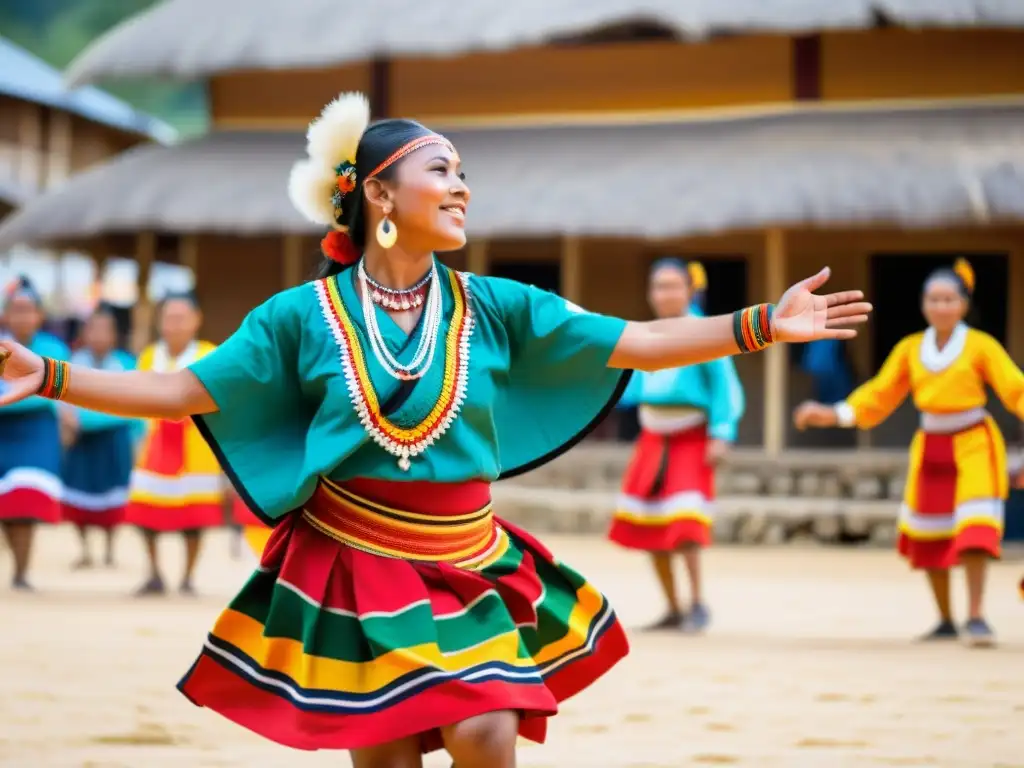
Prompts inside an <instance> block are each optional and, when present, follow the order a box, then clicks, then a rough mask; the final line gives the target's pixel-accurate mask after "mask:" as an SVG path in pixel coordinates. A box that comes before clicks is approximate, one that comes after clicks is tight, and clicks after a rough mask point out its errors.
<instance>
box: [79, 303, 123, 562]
mask: <svg viewBox="0 0 1024 768" xmlns="http://www.w3.org/2000/svg"><path fill="white" fill-rule="evenodd" d="M82 341H83V347H82V349H79V350H77V351H76V352H75V353H74V354H73V355H72V356H71V362H72V363H74V364H76V365H83V366H87V367H89V368H98V369H100V370H104V371H130V370H132V369H133V368H135V360H134V359H133V358H132V356H131V355H129V354H128V353H127V352H123V351H121V350H119V349H117V348H116V347H117V323H116V321H115V318H114V314H113V311H112V310H111V309H110V308H109V307H106V306H102V305H101V306H100V307H99V308H98V309H97V310H96V311H95V312H93V314H92V315H91V316H90V317H89V319H88V320H87V321H86V323H85V327H84V328H83V330H82ZM60 418H61V428H62V433H63V434H64V435H65V437H66V439H65V444H66V445H67V450H66V452H65V454H64V469H63V477H64V498H63V517H64V520H65V521H66V522H69V523H72V524H73V525H74V526H75V527H76V528H77V529H78V535H79V538H80V539H81V542H82V555H81V558H80V559H79V560H78V561H77V562H76V563H75V564H74V566H73V567H74V568H75V569H80V568H91V567H92V564H93V559H92V554H91V552H90V551H89V541H88V532H89V530H90V529H97V530H100V531H102V532H103V533H104V537H105V539H106V552H105V557H104V561H105V563H106V565H107V566H108V567H109V566H113V565H114V533H115V531H116V530H117V529H118V527H120V525H121V523H123V522H124V515H125V506H126V505H127V504H128V482H129V479H130V478H131V473H132V464H133V463H134V443H135V440H136V438H137V437H138V432H139V427H140V426H141V422H139V421H138V420H136V419H125V418H121V417H119V416H110V415H107V414H105V413H98V412H96V411H89V410H85V409H82V408H74V407H72V406H68V405H62V407H61V409H60Z"/></svg>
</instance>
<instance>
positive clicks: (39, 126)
mask: <svg viewBox="0 0 1024 768" xmlns="http://www.w3.org/2000/svg"><path fill="white" fill-rule="evenodd" d="M43 138H44V137H43V108H42V107H40V106H39V105H37V104H28V103H24V104H22V105H21V110H20V113H19V115H18V145H19V146H20V150H19V152H18V170H17V174H16V177H15V178H16V181H17V182H18V183H19V184H21V186H23V187H25V188H26V189H28V190H30V191H32V192H38V191H39V190H41V189H42V188H43V183H44V181H45V179H44V174H45V166H44V164H43Z"/></svg>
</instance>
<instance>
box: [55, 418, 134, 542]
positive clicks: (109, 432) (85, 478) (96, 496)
mask: <svg viewBox="0 0 1024 768" xmlns="http://www.w3.org/2000/svg"><path fill="white" fill-rule="evenodd" d="M132 463H133V456H132V436H131V427H115V428H114V429H103V430H99V431H96V432H85V433H82V434H80V435H79V436H78V439H77V440H76V441H75V444H74V445H73V446H71V448H69V449H68V451H67V453H66V454H65V455H64V472H63V475H64V500H63V505H62V507H63V518H64V520H66V521H67V522H70V523H74V524H75V525H94V526H97V527H100V528H113V527H114V526H116V525H118V524H120V523H122V522H124V514H125V505H126V504H127V503H128V480H129V478H130V477H131V474H132Z"/></svg>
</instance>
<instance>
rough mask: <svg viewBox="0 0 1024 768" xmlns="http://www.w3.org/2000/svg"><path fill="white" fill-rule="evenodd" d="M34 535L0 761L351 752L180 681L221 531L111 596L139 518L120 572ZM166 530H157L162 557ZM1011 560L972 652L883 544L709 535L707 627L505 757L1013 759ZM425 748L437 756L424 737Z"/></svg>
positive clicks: (865, 761) (579, 556) (9, 604)
mask: <svg viewBox="0 0 1024 768" xmlns="http://www.w3.org/2000/svg"><path fill="white" fill-rule="evenodd" d="M42 533H43V536H42V538H41V540H40V542H39V543H40V546H39V548H38V554H37V559H36V568H35V581H36V584H37V586H38V587H40V588H41V590H42V591H41V593H40V594H39V595H38V596H32V597H27V596H21V595H14V594H11V593H9V592H6V591H3V590H0V627H2V633H0V766H11V767H12V768H13V767H14V766H17V768H30V767H31V768H142V767H143V766H144V767H145V768H163V767H164V766H167V767H168V768H169V767H170V766H174V767H175V768H182V767H184V766H187V767H189V768H191V767H193V766H224V767H227V766H245V767H246V768H264V767H268V768H270V767H274V766H288V767H289V768H305V767H307V766H308V767H310V768H311V767H312V766H346V765H348V760H347V758H346V757H345V756H344V755H341V754H338V753H330V752H321V753H309V754H307V753H297V752H291V751H288V750H285V749H283V748H279V747H277V746H275V745H273V744H269V743H265V742H263V741H261V740H260V739H258V738H257V737H255V736H252V735H251V734H249V733H247V732H245V731H243V730H242V729H240V728H238V727H236V726H234V725H232V724H231V723H229V722H227V721H225V720H222V719H221V718H219V717H218V716H217V715H215V714H213V713H211V712H208V711H205V710H201V709H198V708H195V707H193V706H191V705H190V704H189V703H188V702H187V701H186V700H185V699H184V698H182V697H181V696H180V695H179V694H178V693H177V692H176V691H175V689H174V684H175V683H176V682H177V680H178V677H179V675H180V674H181V673H183V672H184V671H185V670H186V669H187V667H188V666H189V664H190V663H191V661H192V659H193V656H194V654H195V653H196V651H197V650H198V647H199V644H200V642H201V640H202V638H203V636H204V634H205V632H206V629H207V627H208V625H209V624H210V622H211V621H212V620H213V619H214V617H215V616H216V614H217V612H218V611H219V609H220V608H221V606H222V605H223V604H224V602H225V601H226V600H227V599H228V598H229V597H230V595H231V594H232V592H233V590H234V589H235V588H236V587H237V586H238V585H239V584H240V583H241V582H242V581H243V580H244V578H245V577H246V574H247V570H248V567H249V561H248V560H232V559H231V558H230V556H229V541H228V537H227V535H226V534H223V533H219V534H216V535H215V537H214V538H212V539H211V541H210V543H209V547H208V549H207V551H206V553H205V554H206V557H205V559H204V561H203V563H202V566H201V573H200V575H199V587H200V588H201V590H202V597H200V598H197V599H191V600H189V599H183V598H177V597H175V598H170V599H165V600H158V599H148V600H136V599H131V598H128V597H127V596H126V595H127V593H128V592H129V591H130V589H131V588H132V587H134V586H135V585H136V583H137V582H138V581H139V578H140V574H141V544H140V542H139V541H138V540H137V539H136V536H135V534H134V533H132V532H126V533H125V534H124V535H123V537H122V539H121V541H120V548H119V554H120V558H121V566H120V568H119V569H117V570H113V571H108V570H102V569H101V570H96V571H92V572H87V573H72V572H70V571H69V569H68V563H69V562H70V561H71V560H72V559H73V557H74V556H75V554H76V548H75V547H76V544H75V539H74V536H73V533H72V531H70V530H68V529H67V528H59V529H50V530H46V531H43V532H42ZM547 541H548V543H549V544H551V545H552V548H553V549H554V550H555V552H556V553H558V554H559V555H560V556H561V557H562V558H563V559H566V560H568V561H569V562H572V563H574V564H575V565H576V566H577V567H579V568H580V569H581V570H583V571H584V572H586V573H588V574H589V575H590V576H591V578H593V579H594V580H595V581H596V582H597V583H598V584H599V585H600V586H601V587H602V588H604V589H605V591H606V592H607V593H608V594H609V596H610V597H611V598H612V599H613V601H614V602H615V604H616V605H617V606H618V609H619V613H620V615H621V617H622V619H623V621H624V622H625V623H626V625H627V626H636V625H641V624H643V623H645V622H646V621H648V620H650V619H651V618H652V617H654V615H655V614H656V613H657V611H658V608H659V605H658V599H657V597H656V595H655V594H654V592H653V589H652V583H651V579H650V577H649V575H648V573H647V571H646V570H645V567H644V566H645V563H644V562H643V560H642V559H641V558H639V557H634V556H631V555H629V554H628V553H624V552H621V551H618V550H615V549H613V548H612V547H610V546H607V545H605V544H604V543H603V542H601V541H598V540H595V539H579V538H568V537H557V536H552V537H549V538H548V539H547ZM176 543H177V542H174V541H173V540H168V541H166V542H165V553H166V560H167V566H168V571H169V572H170V573H175V574H176V573H177V572H178V570H177V569H178V567H179V563H180V558H179V557H178V554H179V552H178V547H177V546H175V545H176ZM7 558H8V556H7V555H0V560H3V562H2V563H0V568H2V574H3V580H4V581H5V582H6V579H7V578H8V576H7V568H8V567H9V562H7ZM172 569H173V570H172ZM1022 570H1024V563H1021V562H1019V561H1018V562H1016V563H1014V562H1009V563H1001V564H999V565H998V566H997V567H996V568H995V569H994V572H993V574H992V578H991V582H990V594H989V615H990V619H991V620H992V623H993V624H994V626H995V627H996V628H997V630H998V631H999V633H1000V639H1001V641H1002V644H1001V646H1000V648H999V649H997V650H993V651H976V650H969V649H966V648H964V647H961V646H959V645H957V644H952V645H944V646H941V647H935V646H929V647H920V646H915V645H913V644H911V643H910V642H909V641H908V638H910V637H912V636H913V635H915V634H917V633H918V632H919V631H921V630H923V629H925V628H926V627H928V626H929V625H930V623H931V622H932V620H933V618H934V617H933V614H932V609H931V606H930V605H929V602H928V599H927V595H926V592H925V587H924V584H923V581H922V580H921V579H920V578H919V577H915V576H914V575H912V574H910V573H908V572H907V571H906V570H905V568H904V567H903V565H902V564H901V563H900V562H899V561H898V560H897V558H896V557H895V556H894V555H892V554H889V553H886V552H876V551H857V550H836V549H818V548H787V549H775V550H768V549H716V550H713V551H712V552H711V553H710V554H709V556H708V573H709V580H710V587H709V594H710V599H711V604H712V606H713V608H714V611H715V619H716V622H715V625H714V628H713V631H712V632H711V633H710V634H708V635H707V636H705V637H702V638H687V637H682V636H675V635H671V636H653V635H644V634H639V633H634V636H633V646H634V647H633V653H632V654H631V655H630V657H629V658H628V659H627V660H626V661H625V662H624V663H622V664H621V665H620V666H619V667H618V668H617V669H616V670H614V671H613V672H612V674H610V675H609V676H607V677H606V678H605V679H604V680H602V681H601V682H600V683H599V684H598V685H596V686H594V687H593V688H591V689H590V690H588V691H586V692H585V693H583V694H581V695H580V696H578V697H577V698H576V699H574V700H572V701H570V702H569V703H567V704H566V705H565V707H564V708H563V711H562V713H561V715H560V716H559V717H557V718H556V719H555V720H554V721H553V722H552V724H551V735H550V740H549V743H548V744H547V745H545V746H537V745H524V747H523V749H522V751H521V757H520V764H521V765H524V766H534V767H535V768H540V767H541V766H551V767H554V766H558V767H559V768H565V767H567V766H568V767H572V766H580V767H583V766H588V767H589V766H597V767H603V766H607V767H608V768H612V767H618V766H622V767H623V768H625V767H627V766H629V767H630V768H641V766H647V767H648V768H653V767H655V766H664V767H669V766H672V767H675V766H688V765H694V766H700V765H704V766H708V765H746V766H765V767H767V766H787V768H789V767H792V766H796V767H799V766H815V767H820V768H840V767H841V766H963V767H964V768H968V767H969V768H981V767H982V766H999V767H1000V768H1010V766H1024V736H1022V732H1024V730H1022V726H1024V604H1021V603H1020V602H1019V601H1018V598H1017V595H1016V581H1017V579H1018V577H1019V576H1020V573H1021V571H1022ZM957 587H958V591H961V592H962V589H960V583H959V582H958V583H957ZM958 597H962V595H958ZM959 604H960V605H961V606H962V600H961V601H959ZM426 765H428V766H431V767H433V766H445V767H446V768H447V766H448V762H447V761H446V760H444V759H443V757H442V756H440V755H435V756H431V757H430V758H428V760H427V762H426Z"/></svg>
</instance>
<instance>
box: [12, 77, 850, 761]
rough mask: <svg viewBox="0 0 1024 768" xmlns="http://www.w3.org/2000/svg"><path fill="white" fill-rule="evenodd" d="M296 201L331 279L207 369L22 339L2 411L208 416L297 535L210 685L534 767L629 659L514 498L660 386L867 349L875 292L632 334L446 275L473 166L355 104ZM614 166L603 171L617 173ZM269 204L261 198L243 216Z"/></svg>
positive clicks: (221, 647) (350, 729) (267, 573)
mask: <svg viewBox="0 0 1024 768" xmlns="http://www.w3.org/2000/svg"><path fill="white" fill-rule="evenodd" d="M307 154H308V157H307V158H304V159H303V160H301V161H300V162H299V163H298V164H297V165H296V167H295V170H294V171H293V173H292V177H291V181H290V192H291V197H292V200H293V202H294V203H295V204H296V206H297V207H298V208H299V210H300V211H302V212H303V213H304V214H305V215H307V216H308V217H309V218H311V219H312V220H314V221H318V222H321V223H323V224H324V225H325V226H326V227H330V229H331V232H330V234H329V235H328V236H327V237H325V238H324V241H323V246H322V247H323V249H324V252H325V254H326V256H327V261H326V263H325V265H324V266H325V269H324V271H323V277H322V278H320V279H318V280H316V281H314V282H311V283H307V284H305V285H300V286H297V287H295V288H292V289H290V290H287V291H284V292H282V293H280V294H278V295H276V296H274V297H272V298H271V299H270V300H268V301H267V302H266V303H264V304H263V305H262V306H260V307H258V308H257V309H255V310H254V311H253V312H252V313H251V314H250V315H249V317H248V318H247V319H246V320H245V322H244V323H243V325H242V327H241V328H240V329H239V330H238V331H237V332H236V333H235V334H234V335H233V336H232V337H231V338H230V339H228V341H226V342H225V343H224V344H223V345H222V346H220V347H219V348H218V349H217V350H216V351H215V352H212V353H211V354H209V355H207V356H206V357H204V358H203V359H201V360H198V361H196V362H195V363H193V365H192V366H191V367H190V368H189V369H188V370H187V371H178V372H173V373H172V372H167V373H155V372H152V371H135V372H130V373H121V374H115V373H106V372H102V371H93V370H89V369H80V368H78V367H69V366H67V365H57V364H55V363H52V362H50V361H47V360H44V359H43V358H41V357H39V356H38V355H35V354H33V353H31V352H29V351H28V350H27V349H25V348H24V347H21V346H20V345H18V344H15V343H12V342H9V341H8V342H0V350H5V351H6V352H7V353H8V354H9V355H10V359H9V360H8V361H7V370H6V372H5V373H4V377H5V378H6V379H7V380H8V382H9V383H10V385H11V390H10V392H9V393H8V394H6V395H3V396H2V397H0V405H2V404H4V403H6V402H11V401H12V400H15V399H17V398H19V397H24V396H26V395H28V394H30V393H31V392H35V391H37V390H41V391H42V392H43V393H44V394H46V395H47V396H50V397H58V398H63V399H65V400H67V401H69V402H72V403H76V404H88V405H89V406H90V407H100V408H103V409H106V410H113V411H119V412H122V413H124V412H127V413H128V414H137V415H144V416H158V417H160V418H184V417H186V416H188V415H190V414H195V415H196V423H197V424H198V425H199V426H200V429H201V430H202V432H203V434H204V436H205V437H206V438H207V439H208V440H209V441H210V444H211V445H212V446H213V447H214V448H215V450H216V451H217V455H218V458H219V459H220V460H221V462H222V465H223V466H224V468H225V471H226V472H227V473H228V475H229V477H230V478H231V480H232V483H233V485H234V486H235V489H236V490H237V491H238V493H239V495H240V496H241V497H242V499H243V500H244V501H245V503H246V505H247V506H248V507H249V508H250V509H251V510H252V511H253V512H254V513H256V515H257V516H259V517H260V519H262V520H264V521H265V522H268V523H272V524H274V526H275V527H274V533H273V535H272V537H271V539H270V542H269V543H268V544H267V547H266V550H265V551H264V553H263V558H262V562H261V564H260V567H259V569H258V570H257V571H256V572H255V573H254V574H253V575H252V578H251V579H250V581H249V582H248V584H246V586H245V587H243V588H242V591H241V592H240V593H239V594H238V596H237V597H236V598H235V599H234V600H233V601H232V602H231V604H230V605H229V606H228V608H227V609H226V610H225V611H224V613H223V614H221V616H220V618H219V619H218V620H217V622H216V624H215V625H214V627H213V629H212V631H211V632H210V634H209V636H208V637H207V639H206V642H205V644H204V645H203V648H202V650H201V652H200V654H199V657H198V658H197V660H196V663H195V664H194V665H193V667H192V668H191V669H190V670H189V671H188V673H187V674H186V676H185V678H184V679H183V680H182V681H181V683H180V688H181V690H182V692H183V693H184V694H185V695H186V696H187V697H188V698H189V699H190V700H191V701H193V702H194V703H196V704H197V705H199V706H203V707H208V708H210V709H212V710H214V711H216V712H218V713H220V714H221V715H223V716H224V717H226V718H228V719H230V720H232V721H233V722H235V723H238V724H239V725H241V726H243V727H245V728H248V729H250V730H252V731H254V732H256V733H259V734H261V735H262V736H264V737H266V738H268V739H272V740H274V741H276V742H278V743H280V744H285V745H288V746H290V747H294V748H298V749H344V750H350V751H351V754H352V762H353V765H354V766H355V768H420V766H422V753H423V752H424V751H428V750H432V749H438V748H441V747H443V748H444V749H446V750H447V751H448V753H449V754H450V755H451V756H452V758H453V759H454V760H455V763H456V765H457V766H458V768H512V766H514V765H515V764H516V740H517V738H518V737H519V736H520V735H521V736H523V737H525V738H528V739H532V740H534V741H543V740H544V738H545V734H546V731H547V726H548V721H549V719H550V718H551V717H552V716H553V715H555V714H556V713H557V711H558V707H559V703H560V702H562V701H564V700H565V699H567V698H569V697H570V696H573V695H574V694H576V693H579V692H580V691H582V690H583V689H584V688H587V687H588V686H589V685H590V684H591V683H593V682H594V681H595V680H596V679H597V678H599V677H601V676H602V675H604V674H605V673H606V672H607V671H608V670H609V669H610V668H611V667H612V666H613V665H614V664H615V663H616V662H618V661H619V660H620V659H621V658H622V657H623V656H624V655H625V654H626V652H627V648H628V646H627V641H626V634H625V632H624V631H623V628H622V626H621V625H620V624H619V622H618V620H617V619H616V617H615V613H614V611H613V610H612V608H611V605H610V604H609V602H608V600H607V599H606V598H605V597H604V596H603V595H602V594H601V592H600V591H599V590H598V589H597V588H596V587H594V585H592V584H591V583H590V582H588V581H587V580H586V579H585V578H583V577H582V576H581V575H580V574H579V573H578V572H577V571H575V570H574V569H573V568H572V567H570V566H569V565H567V564H566V563H564V562H562V561H561V560H559V559H558V558H557V557H556V556H555V555H554V554H553V553H552V552H551V551H549V550H548V549H547V548H546V547H545V546H544V545H543V544H542V543H540V542H539V541H537V539H535V538H534V537H533V536H531V535H530V534H528V533H527V532H525V531H523V530H521V529H519V528H518V527H517V526H515V525H512V524H510V523H508V522H507V521H504V520H502V519H501V518H500V517H498V516H497V515H496V514H495V509H494V507H493V506H492V503H491V492H490V486H491V483H492V482H493V481H495V480H497V479H498V478H499V477H509V476H512V475H515V474H518V473H521V472H526V471H528V470H530V469H532V468H533V467H536V466H539V465H541V464H543V463H545V462H546V461H548V460H550V459H552V458H554V457H555V456H557V455H559V454H560V453H561V452H563V451H564V450H566V449H567V448H568V447H569V446H571V445H572V444H574V443H575V442H576V441H577V440H578V439H579V438H581V437H582V436H583V435H585V434H586V433H587V432H588V431H589V430H590V429H591V428H592V427H593V426H594V425H595V424H597V423H598V422H599V421H600V420H601V419H602V418H603V417H604V415H605V414H606V412H607V410H608V408H609V407H610V406H611V403H614V402H615V401H617V400H618V398H619V396H620V395H621V393H622V386H623V385H624V384H625V382H626V380H627V379H628V375H629V374H628V373H627V371H628V370H629V369H633V368H643V369H647V370H656V369H659V368H676V367H679V366H683V365H691V364H694V363H698V362H702V361H704V360H708V359H712V358H715V357H722V356H725V355H732V354H736V353H738V352H740V351H744V352H754V351H757V350H759V349H764V348H765V347H766V346H767V345H769V344H771V343H773V342H775V341H786V340H790V341H798V340H799V341H804V340H809V339H813V338H820V337H830V338H847V337H849V336H852V335H853V333H854V332H853V331H852V330H851V329H848V328H845V327H841V326H845V325H847V324H849V323H851V322H858V321H863V320H864V319H866V317H867V312H868V311H869V309H870V306H869V305H866V304H864V303H863V302H861V301H860V299H861V294H860V293H859V292H847V293H839V294H833V295H831V296H815V295H813V294H812V293H811V291H812V290H814V289H815V288H817V287H818V286H820V285H822V284H824V282H825V280H826V279H827V278H828V273H827V272H826V271H823V272H822V273H820V274H818V275H816V276H815V277H813V278H810V279H809V280H806V281H803V282H801V283H799V284H798V285H796V286H794V287H793V288H792V289H790V291H789V292H787V293H786V294H785V295H784V296H783V297H782V299H781V301H780V303H779V306H778V308H777V309H775V310H773V309H772V308H770V307H769V306H768V305H761V306H758V307H751V308H747V309H745V310H741V311H739V312H737V313H735V315H732V316H730V315H725V316H721V317H714V318H693V317H673V318H667V319H665V320H659V321H655V322H651V323H630V322H627V321H625V320H620V319H617V318H613V317H608V316H604V315H597V314H593V313H590V312H586V311H583V310H581V309H580V308H579V307H577V306H575V305H573V304H571V303H569V302H567V301H565V300H564V299H562V298H561V297H559V296H556V295H555V294H552V293H548V292H546V291H541V290H539V289H536V288H533V287H529V286H525V285H522V284H520V283H516V282H514V281H511V280H502V279H498V278H488V277H479V276H476V275H471V274H467V273H462V272H457V271H454V270H451V269H448V268H447V267H445V266H444V265H443V264H441V263H440V262H439V261H437V260H436V259H435V258H434V255H433V254H434V252H435V251H450V250H455V249H460V248H463V247H464V246H465V244H466V234H465V222H466V213H467V210H468V206H469V202H470V192H469V187H468V186H467V185H466V182H465V178H464V176H463V173H462V161H461V159H460V157H459V155H458V153H457V151H456V150H455V148H454V147H453V146H452V144H451V143H450V142H449V141H448V140H447V139H445V138H444V137H443V136H441V135H439V134H437V133H434V132H433V131H431V130H429V129H427V128H425V127H424V126H422V125H420V124H419V123H416V122H413V121H410V120H385V121H381V122H379V123H375V124H373V125H369V104H368V102H367V101H366V99H365V98H363V97H362V96H359V95H355V94H349V95H345V96H343V97H342V98H340V99H339V100H338V101H336V102H334V103H333V104H331V105H330V106H329V107H328V108H327V109H326V110H325V111H324V114H323V115H322V116H321V118H320V119H319V120H318V121H317V122H315V123H314V124H313V125H312V126H311V127H310V130H309V134H308V146H307ZM594 161H595V162H601V161H602V158H594ZM238 204H239V205H245V204H246V201H245V200H239V201H238Z"/></svg>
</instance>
